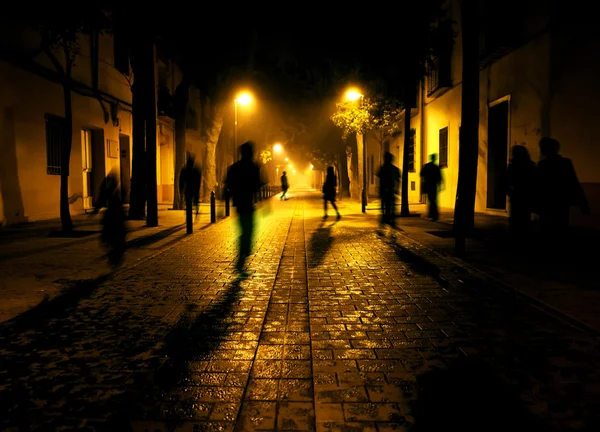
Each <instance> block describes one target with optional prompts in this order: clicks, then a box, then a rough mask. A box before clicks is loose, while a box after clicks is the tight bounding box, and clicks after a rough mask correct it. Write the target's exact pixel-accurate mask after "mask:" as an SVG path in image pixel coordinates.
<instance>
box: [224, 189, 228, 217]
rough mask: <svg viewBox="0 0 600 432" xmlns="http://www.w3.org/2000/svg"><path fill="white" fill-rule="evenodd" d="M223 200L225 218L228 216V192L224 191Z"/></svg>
mask: <svg viewBox="0 0 600 432" xmlns="http://www.w3.org/2000/svg"><path fill="white" fill-rule="evenodd" d="M223 198H224V199H225V216H229V192H228V190H227V189H225V193H224V196H223Z"/></svg>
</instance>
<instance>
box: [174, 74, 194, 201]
mask: <svg viewBox="0 0 600 432" xmlns="http://www.w3.org/2000/svg"><path fill="white" fill-rule="evenodd" d="M189 87H190V86H189V83H188V82H187V80H185V79H184V80H183V81H182V82H181V83H180V84H179V85H178V86H177V89H176V90H175V103H174V105H175V106H174V112H175V182H174V183H175V184H174V185H173V188H174V190H173V197H174V198H173V209H174V210H182V209H183V197H181V195H180V193H179V174H180V173H181V168H182V167H183V166H184V165H185V150H186V148H185V146H186V144H185V127H186V126H185V114H186V110H187V103H188V91H189Z"/></svg>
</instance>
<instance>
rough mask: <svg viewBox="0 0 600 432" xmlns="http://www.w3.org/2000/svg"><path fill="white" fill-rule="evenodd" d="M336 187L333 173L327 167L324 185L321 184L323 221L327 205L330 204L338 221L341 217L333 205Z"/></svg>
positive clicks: (325, 216) (325, 217) (330, 167)
mask: <svg viewBox="0 0 600 432" xmlns="http://www.w3.org/2000/svg"><path fill="white" fill-rule="evenodd" d="M336 186H337V178H336V176H335V171H334V170H333V167H332V166H329V167H327V176H326V177H325V183H324V184H323V211H324V215H323V219H327V203H331V206H332V207H333V209H334V210H335V212H336V213H337V219H338V220H340V219H341V217H342V215H341V214H340V212H339V210H338V208H337V205H335V195H336V190H335V188H336Z"/></svg>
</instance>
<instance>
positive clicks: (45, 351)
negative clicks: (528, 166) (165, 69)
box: [0, 192, 600, 432]
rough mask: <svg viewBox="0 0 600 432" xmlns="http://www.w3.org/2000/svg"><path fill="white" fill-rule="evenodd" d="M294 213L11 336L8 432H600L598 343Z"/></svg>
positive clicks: (407, 255) (354, 229) (301, 208)
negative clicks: (242, 244) (247, 248)
mask: <svg viewBox="0 0 600 432" xmlns="http://www.w3.org/2000/svg"><path fill="white" fill-rule="evenodd" d="M297 197H298V198H297V199H290V200H288V201H283V202H281V201H279V200H273V202H272V203H271V211H270V212H261V215H262V217H261V218H259V220H260V222H259V225H258V228H257V233H256V237H255V254H254V255H253V256H252V257H251V259H250V262H249V266H248V267H249V275H248V276H247V277H239V276H238V275H236V274H235V272H234V271H233V270H234V268H233V267H234V263H235V260H236V249H237V244H236V236H235V235H232V230H236V226H235V225H232V223H235V219H234V220H232V221H225V222H223V223H220V224H217V225H216V226H213V227H211V228H210V229H208V230H205V231H202V232H199V233H196V234H195V235H193V236H191V237H188V238H186V239H185V240H183V241H181V242H179V243H177V244H175V245H174V246H173V247H172V248H170V249H167V250H165V251H164V252H162V253H161V254H159V255H157V256H156V257H154V258H153V259H151V260H148V261H146V262H143V263H141V264H140V265H138V266H137V267H135V268H132V269H131V270H128V271H126V272H124V273H122V274H120V275H117V276H116V277H115V278H113V279H111V280H108V281H105V282H104V283H101V284H100V285H99V286H97V287H92V288H91V289H82V291H81V293H80V296H79V298H77V297H76V298H70V299H68V300H65V301H64V302H63V303H61V304H60V305H58V306H56V307H54V308H53V309H51V310H48V311H45V313H44V314H43V315H41V316H39V318H37V319H34V318H32V319H30V320H28V321H15V322H14V323H10V322H9V323H6V324H4V325H3V326H2V327H1V328H0V356H1V357H0V358H1V360H0V426H1V427H2V430H15V431H17V430H22V429H23V430H59V429H61V430H69V429H71V430H112V431H118V430H133V431H153V432H154V431H171V430H182V431H183V430H189V431H192V430H193V431H204V430H206V431H212V430H215V431H217V430H219V431H229V430H239V431H245V430H321V431H354V430H356V431H371V430H373V431H388V430H397V431H402V430H413V431H430V430H431V431H433V430H436V431H438V430H445V429H447V428H449V427H452V428H457V429H458V430H478V431H483V430H485V431H492V430H493V431H496V430H498V431H500V430H528V431H531V430H536V431H537V430H540V431H541V430H593V429H594V428H595V427H597V430H600V423H598V421H599V418H600V403H599V402H600V377H599V374H598V359H600V356H599V353H600V351H599V349H598V342H597V341H596V340H595V339H594V338H593V337H590V336H586V335H583V334H581V333H579V332H578V331H577V330H575V329H573V328H571V327H569V326H568V325H566V324H564V323H561V322H559V321H556V320H554V319H553V318H550V317H548V316H547V315H545V314H544V313H542V312H540V311H539V310H537V309H535V308H533V307H531V306H530V305H528V304H527V303H526V302H525V301H523V300H521V299H518V298H516V297H514V296H512V295H511V294H510V293H504V292H499V291H498V290H497V289H494V288H491V287H489V286H486V285H485V283H483V282H481V281H477V280H474V279H470V278H469V277H467V276H465V275H462V274H455V273H453V269H452V266H451V265H449V264H448V263H447V262H445V261H443V260H441V259H440V258H439V257H436V256H434V255H433V254H431V253H429V252H428V251H427V250H425V249H422V248H419V247H418V246H417V245H415V244H414V243H412V242H411V241H410V240H408V239H407V238H405V237H404V236H402V235H401V234H398V233H397V234H393V233H391V232H385V233H378V232H377V229H378V227H377V225H376V224H375V223H374V222H373V221H372V220H368V219H365V218H364V217H363V216H362V215H360V214H356V215H352V214H344V215H343V217H342V220H341V221H338V222H335V221H330V220H329V219H328V220H327V221H326V222H323V221H322V220H321V216H322V215H321V212H322V207H321V204H322V203H321V201H320V199H319V198H320V197H319V195H317V194H311V193H306V192H305V193H303V194H300V196H298V195H297ZM88 288H89V287H88ZM585 427H587V428H588V429H585ZM20 428H21V429H20Z"/></svg>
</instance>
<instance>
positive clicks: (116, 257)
mask: <svg viewBox="0 0 600 432" xmlns="http://www.w3.org/2000/svg"><path fill="white" fill-rule="evenodd" d="M539 147H540V156H541V157H540V161H539V162H538V163H537V164H535V163H534V162H533V161H532V160H531V158H530V156H529V152H528V150H527V148H526V147H525V146H523V145H515V146H513V148H512V157H511V160H510V163H509V165H508V169H507V182H506V191H507V192H506V193H507V195H508V197H509V200H510V213H509V226H510V230H511V233H512V234H513V235H514V237H515V238H516V239H525V238H527V237H528V236H529V234H530V232H531V222H532V213H535V214H537V215H538V217H539V226H540V232H541V234H542V238H548V239H549V238H552V242H553V243H554V244H557V243H558V242H560V241H563V240H565V238H566V233H567V229H568V226H569V214H570V209H571V207H572V206H579V207H580V208H581V210H582V212H583V213H584V214H587V213H589V211H590V209H589V205H588V202H587V200H586V197H585V194H584V192H583V189H582V187H581V184H580V183H579V181H578V179H577V175H576V173H575V169H574V167H573V163H572V162H571V160H570V159H569V158H565V157H563V156H561V155H560V154H559V150H560V145H559V143H558V141H557V140H555V139H553V138H548V137H545V138H542V139H541V140H540V142H539ZM239 151H240V159H239V160H238V161H237V162H234V163H233V164H232V165H231V166H230V167H229V168H228V170H227V176H226V178H225V182H224V183H225V187H226V190H227V192H228V195H229V197H230V198H231V199H232V204H233V206H234V207H236V209H237V213H238V216H239V218H238V219H239V224H240V231H241V235H240V243H239V252H240V253H239V258H238V261H237V264H236V269H237V270H238V271H240V272H243V269H244V265H245V262H246V260H247V258H248V256H249V255H250V252H251V244H252V233H253V231H254V211H255V203H256V201H257V196H258V194H259V192H260V190H261V188H262V187H263V186H264V185H265V183H266V182H265V181H263V179H262V177H261V171H260V167H259V165H258V164H257V163H256V162H255V161H254V149H253V143H252V142H250V141H249V142H246V143H244V144H242V145H241V146H240V148H239ZM393 159H394V158H393V155H392V154H391V153H390V152H386V153H385V154H384V162H383V164H382V165H381V167H380V168H379V170H378V172H377V177H378V178H379V194H380V198H381V218H382V219H381V222H382V223H383V224H387V225H392V226H393V225H394V223H395V206H396V203H395V199H396V195H397V194H398V191H399V186H400V183H401V173H400V169H399V168H398V167H396V166H395V165H394V164H393ZM420 175H421V178H422V185H423V191H424V192H425V194H426V195H427V198H428V207H429V213H428V216H429V217H430V218H431V219H432V220H434V221H436V220H438V218H439V211H438V206H437V194H438V191H439V188H440V186H441V185H442V184H443V181H442V175H441V171H440V168H439V166H438V165H437V164H436V155H435V154H433V155H431V156H430V161H429V162H428V163H427V164H425V165H424V166H423V168H422V170H421V173H420ZM200 180H201V174H200V168H199V167H198V166H197V164H196V162H195V158H194V155H193V154H191V153H188V155H187V161H186V165H185V166H184V167H183V168H182V170H181V172H180V176H179V181H180V183H179V187H180V191H181V194H182V196H183V197H184V199H185V205H186V209H188V212H187V213H188V218H191V208H192V206H195V207H196V215H198V206H199V199H200ZM118 185H119V181H118V176H117V173H116V171H115V170H113V171H111V173H110V174H109V175H108V176H107V177H106V178H105V179H104V181H103V183H102V185H101V187H100V195H99V197H98V200H97V203H96V206H95V209H94V213H98V211H99V210H100V208H102V207H106V209H107V210H106V212H105V214H104V217H103V220H102V241H103V242H104V243H105V244H106V246H107V247H108V249H109V253H108V258H109V262H110V263H111V264H113V265H115V266H116V265H118V264H120V263H121V261H122V259H123V254H124V252H125V244H126V242H125V237H126V234H127V230H126V225H125V214H124V210H123V203H122V197H121V191H120V188H119V187H118ZM336 188H337V177H336V175H335V170H334V168H333V166H329V167H328V168H327V174H326V177H325V182H324V184H323V189H322V193H323V203H324V206H323V210H324V213H323V219H324V220H325V219H327V218H328V206H329V205H331V206H332V207H333V209H334V210H335V212H336V214H337V220H339V219H340V218H341V214H340V212H339V209H338V207H337V205H336ZM281 189H282V194H281V196H280V199H282V200H284V199H287V191H288V189H289V182H288V178H287V174H286V172H285V171H284V172H283V174H282V176H281Z"/></svg>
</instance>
